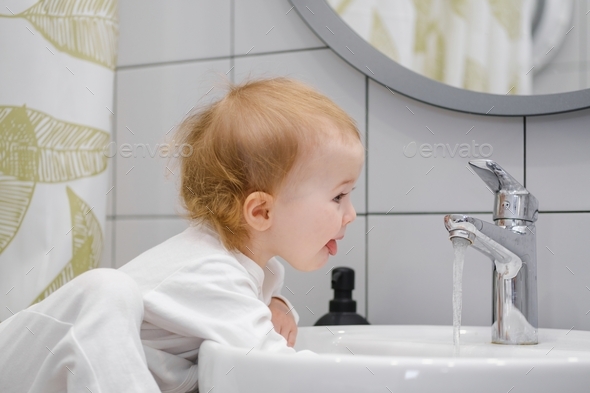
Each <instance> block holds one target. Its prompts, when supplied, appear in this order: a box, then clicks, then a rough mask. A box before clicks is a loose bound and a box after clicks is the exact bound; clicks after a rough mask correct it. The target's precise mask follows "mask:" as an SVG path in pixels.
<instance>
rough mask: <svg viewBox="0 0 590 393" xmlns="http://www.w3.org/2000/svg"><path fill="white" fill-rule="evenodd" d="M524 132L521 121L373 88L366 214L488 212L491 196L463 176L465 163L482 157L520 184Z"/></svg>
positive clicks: (477, 181) (466, 171)
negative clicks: (452, 108) (454, 109)
mask: <svg viewBox="0 0 590 393" xmlns="http://www.w3.org/2000/svg"><path fill="white" fill-rule="evenodd" d="M522 126H523V120H522V118H500V117H487V116H476V115H469V114H463V113H457V112H452V111H449V110H446V109H440V108H435V107H432V106H429V105H426V104H423V103H420V102H417V101H415V100H412V99H409V98H407V97H404V96H402V95H400V94H395V95H394V94H392V92H391V91H390V90H389V89H387V88H385V87H383V86H381V85H379V84H377V83H375V82H372V81H371V82H370V83H369V137H368V149H369V158H368V163H367V165H368V177H369V190H370V192H369V212H370V213H374V212H379V213H387V212H393V213H395V212H443V211H444V212H458V211H464V212H473V211H480V212H482V211H490V212H491V210H492V206H493V194H491V193H490V191H489V190H488V189H487V188H486V185H485V183H484V182H483V181H482V180H481V178H480V177H479V176H477V175H474V174H473V173H472V172H470V170H469V169H467V166H468V161H469V160H470V159H477V158H480V159H481V158H485V157H481V155H482V154H483V155H485V156H488V158H489V159H493V160H495V161H497V162H498V163H499V164H500V166H502V168H504V169H505V170H506V171H507V172H508V173H510V174H511V175H512V176H513V177H514V178H515V179H517V180H518V181H519V182H521V183H522V182H523V174H524V172H523V165H524V139H523V128H522ZM424 144H427V145H430V146H431V148H432V150H435V151H436V157H435V153H434V152H432V153H428V151H427V150H424V149H421V146H422V145H424ZM441 144H442V145H444V146H440V145H441ZM462 144H466V145H465V146H461V145H462ZM484 144H487V146H484ZM435 145H439V147H436V149H435ZM476 145H480V146H476ZM463 147H465V149H464V150H460V149H462V148H463ZM453 153H454V156H453ZM461 155H463V156H466V157H461Z"/></svg>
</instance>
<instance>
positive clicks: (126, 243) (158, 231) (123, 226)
mask: <svg viewBox="0 0 590 393" xmlns="http://www.w3.org/2000/svg"><path fill="white" fill-rule="evenodd" d="M186 228H188V222H187V221H185V220H183V219H180V218H152V219H150V218H139V219H118V220H116V222H115V230H116V234H117V248H116V249H115V260H114V261H113V267H114V268H119V267H121V266H123V265H124V264H126V263H127V262H129V261H130V260H132V259H133V258H135V257H136V256H138V255H139V254H141V253H142V252H144V251H147V250H149V249H150V248H152V247H154V246H156V245H158V244H160V243H162V242H164V241H165V240H167V239H169V238H171V237H172V236H175V235H177V234H179V233H180V232H182V231H184V230H185V229H186Z"/></svg>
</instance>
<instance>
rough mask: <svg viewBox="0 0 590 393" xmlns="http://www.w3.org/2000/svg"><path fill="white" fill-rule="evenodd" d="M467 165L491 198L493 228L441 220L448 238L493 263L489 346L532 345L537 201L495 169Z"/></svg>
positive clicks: (484, 163)
mask: <svg viewBox="0 0 590 393" xmlns="http://www.w3.org/2000/svg"><path fill="white" fill-rule="evenodd" d="M469 165H470V166H471V168H473V170H474V171H475V173H477V174H478V175H479V177H481V178H482V180H483V181H484V182H485V183H486V184H487V186H488V187H489V188H490V190H491V191H492V192H493V193H494V194H495V201H494V215H493V219H494V223H495V225H494V224H490V223H488V222H485V221H482V220H478V219H477V218H473V217H469V216H464V215H460V214H450V215H447V216H445V218H444V222H445V227H446V228H447V230H448V231H449V238H450V239H453V238H463V239H467V240H468V241H469V242H470V243H471V245H472V246H473V247H475V249H477V250H478V251H480V252H481V253H483V254H484V255H486V256H488V257H489V258H490V259H491V260H492V262H494V268H493V288H492V289H493V298H492V299H493V300H492V315H493V324H492V342H493V343H497V344H537V343H538V337H537V328H538V322H537V239H536V235H535V233H536V230H535V221H537V218H538V215H539V203H538V202H537V199H536V198H535V197H534V196H533V195H532V194H531V193H530V192H528V191H527V190H526V189H525V188H524V187H523V186H522V185H521V184H520V183H519V182H517V181H516V180H515V179H514V178H513V177H512V176H510V174H508V172H506V171H505V170H504V169H502V167H501V166H500V165H498V164H497V163H495V162H494V161H491V160H472V161H469Z"/></svg>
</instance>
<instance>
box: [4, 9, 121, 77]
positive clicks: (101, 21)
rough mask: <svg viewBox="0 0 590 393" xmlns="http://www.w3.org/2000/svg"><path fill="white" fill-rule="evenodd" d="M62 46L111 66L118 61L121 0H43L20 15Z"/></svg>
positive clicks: (72, 54) (112, 68) (68, 50)
mask: <svg viewBox="0 0 590 393" xmlns="http://www.w3.org/2000/svg"><path fill="white" fill-rule="evenodd" d="M2 17H8V18H24V19H26V20H28V21H29V22H30V23H31V24H32V25H33V26H35V28H36V29H37V30H38V31H39V32H40V33H41V34H42V35H43V36H44V37H45V38H46V39H47V40H48V41H50V42H51V43H52V44H53V45H54V46H55V47H56V48H57V49H58V50H60V51H62V52H65V53H68V54H70V55H71V56H74V57H78V58H80V59H84V60H88V61H91V62H93V63H97V64H100V65H102V66H105V67H107V68H109V69H111V70H114V69H115V65H116V62H117V37H118V34H119V25H118V19H117V0H40V1H39V2H38V3H36V4H35V5H33V6H32V7H30V8H28V9H27V10H25V11H23V12H21V13H20V14H17V15H2Z"/></svg>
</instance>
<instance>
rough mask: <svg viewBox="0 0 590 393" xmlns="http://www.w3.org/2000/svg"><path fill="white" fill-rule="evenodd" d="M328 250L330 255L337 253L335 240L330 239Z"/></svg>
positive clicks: (327, 245)
mask: <svg viewBox="0 0 590 393" xmlns="http://www.w3.org/2000/svg"><path fill="white" fill-rule="evenodd" d="M326 247H328V250H330V255H336V253H337V252H338V245H337V244H336V240H334V239H332V240H330V241H329V242H328V243H327V244H326Z"/></svg>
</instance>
